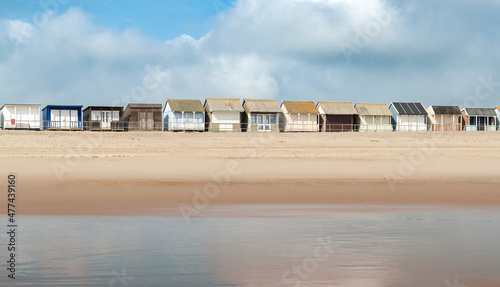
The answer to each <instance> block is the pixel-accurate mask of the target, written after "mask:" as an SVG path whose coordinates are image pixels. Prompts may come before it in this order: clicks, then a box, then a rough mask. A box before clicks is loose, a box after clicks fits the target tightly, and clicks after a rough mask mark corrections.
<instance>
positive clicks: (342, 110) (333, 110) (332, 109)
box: [318, 102, 358, 115]
mask: <svg viewBox="0 0 500 287" xmlns="http://www.w3.org/2000/svg"><path fill="white" fill-rule="evenodd" d="M320 107H321V109H323V112H324V113H325V114H326V115H357V114H358V112H357V111H356V109H354V107H353V106H352V103H349V102H347V103H346V102H342V103H340V102H319V103H318V108H320Z"/></svg>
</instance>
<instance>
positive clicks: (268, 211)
mask: <svg viewBox="0 0 500 287" xmlns="http://www.w3.org/2000/svg"><path fill="white" fill-rule="evenodd" d="M214 208H216V209H220V210H218V211H217V212H215V211H214ZM241 210H251V213H252V215H250V216H246V217H242V216H238V215H237V214H238V212H239V211H241ZM499 211H500V209H498V208H444V207H417V208H415V207H411V208H408V207H404V206H397V207H384V208H379V207H373V206H348V207H346V206H331V205H329V206H226V207H212V210H211V212H213V213H214V214H215V213H218V214H226V215H225V216H219V217H214V216H212V217H203V218H191V219H190V223H189V224H187V223H186V222H185V221H184V219H183V218H161V217H90V216H89V217H66V216H64V217H63V216H36V217H35V216H24V217H23V216H20V217H18V222H19V227H18V230H19V231H18V244H19V250H18V253H17V256H18V265H17V270H16V271H17V272H16V275H17V276H16V277H17V279H16V280H15V281H14V280H11V279H8V278H7V272H6V271H5V268H2V271H1V272H0V274H1V278H0V284H2V285H8V286H13V285H28V286H30V285H31V286H377V287H378V286H426V287H428V286H443V287H451V286H453V287H458V286H461V287H464V286H471V287H472V286H500V272H499V266H500V244H499V242H500V228H499V223H500V212H499ZM1 219H2V222H6V220H7V219H6V218H5V217H4V218H1ZM4 228H5V227H4ZM0 240H1V245H3V246H4V247H2V248H1V249H0V254H1V256H2V258H6V257H5V256H6V255H7V250H6V249H7V248H6V242H7V237H6V233H5V232H2V235H1V236H0ZM4 265H5V263H4ZM478 284H479V285H478ZM480 284H485V285H480ZM488 284H491V285H488Z"/></svg>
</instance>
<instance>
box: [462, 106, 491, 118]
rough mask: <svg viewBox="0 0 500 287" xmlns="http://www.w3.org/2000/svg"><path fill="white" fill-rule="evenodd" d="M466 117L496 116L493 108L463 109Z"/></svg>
mask: <svg viewBox="0 0 500 287" xmlns="http://www.w3.org/2000/svg"><path fill="white" fill-rule="evenodd" d="M464 110H465V112H466V113H467V115H468V116H487V117H494V116H496V115H497V113H496V112H495V108H465V109H464Z"/></svg>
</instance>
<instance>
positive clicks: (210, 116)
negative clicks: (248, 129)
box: [205, 98, 245, 132]
mask: <svg viewBox="0 0 500 287" xmlns="http://www.w3.org/2000/svg"><path fill="white" fill-rule="evenodd" d="M244 111H245V110H243V106H242V105H241V103H240V99H234V98H224V99H222V98H221V99H216V98H207V99H205V122H206V125H207V128H208V130H209V131H222V132H241V116H242V114H243V112H244Z"/></svg>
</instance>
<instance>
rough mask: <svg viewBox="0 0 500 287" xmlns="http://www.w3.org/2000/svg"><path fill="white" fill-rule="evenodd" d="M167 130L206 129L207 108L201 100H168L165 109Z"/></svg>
mask: <svg viewBox="0 0 500 287" xmlns="http://www.w3.org/2000/svg"><path fill="white" fill-rule="evenodd" d="M163 122H164V125H165V126H164V130H165V131H204V130H205V109H203V105H202V104H201V101H200V100H171V99H170V100H167V102H166V103H165V109H164V110H163Z"/></svg>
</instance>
